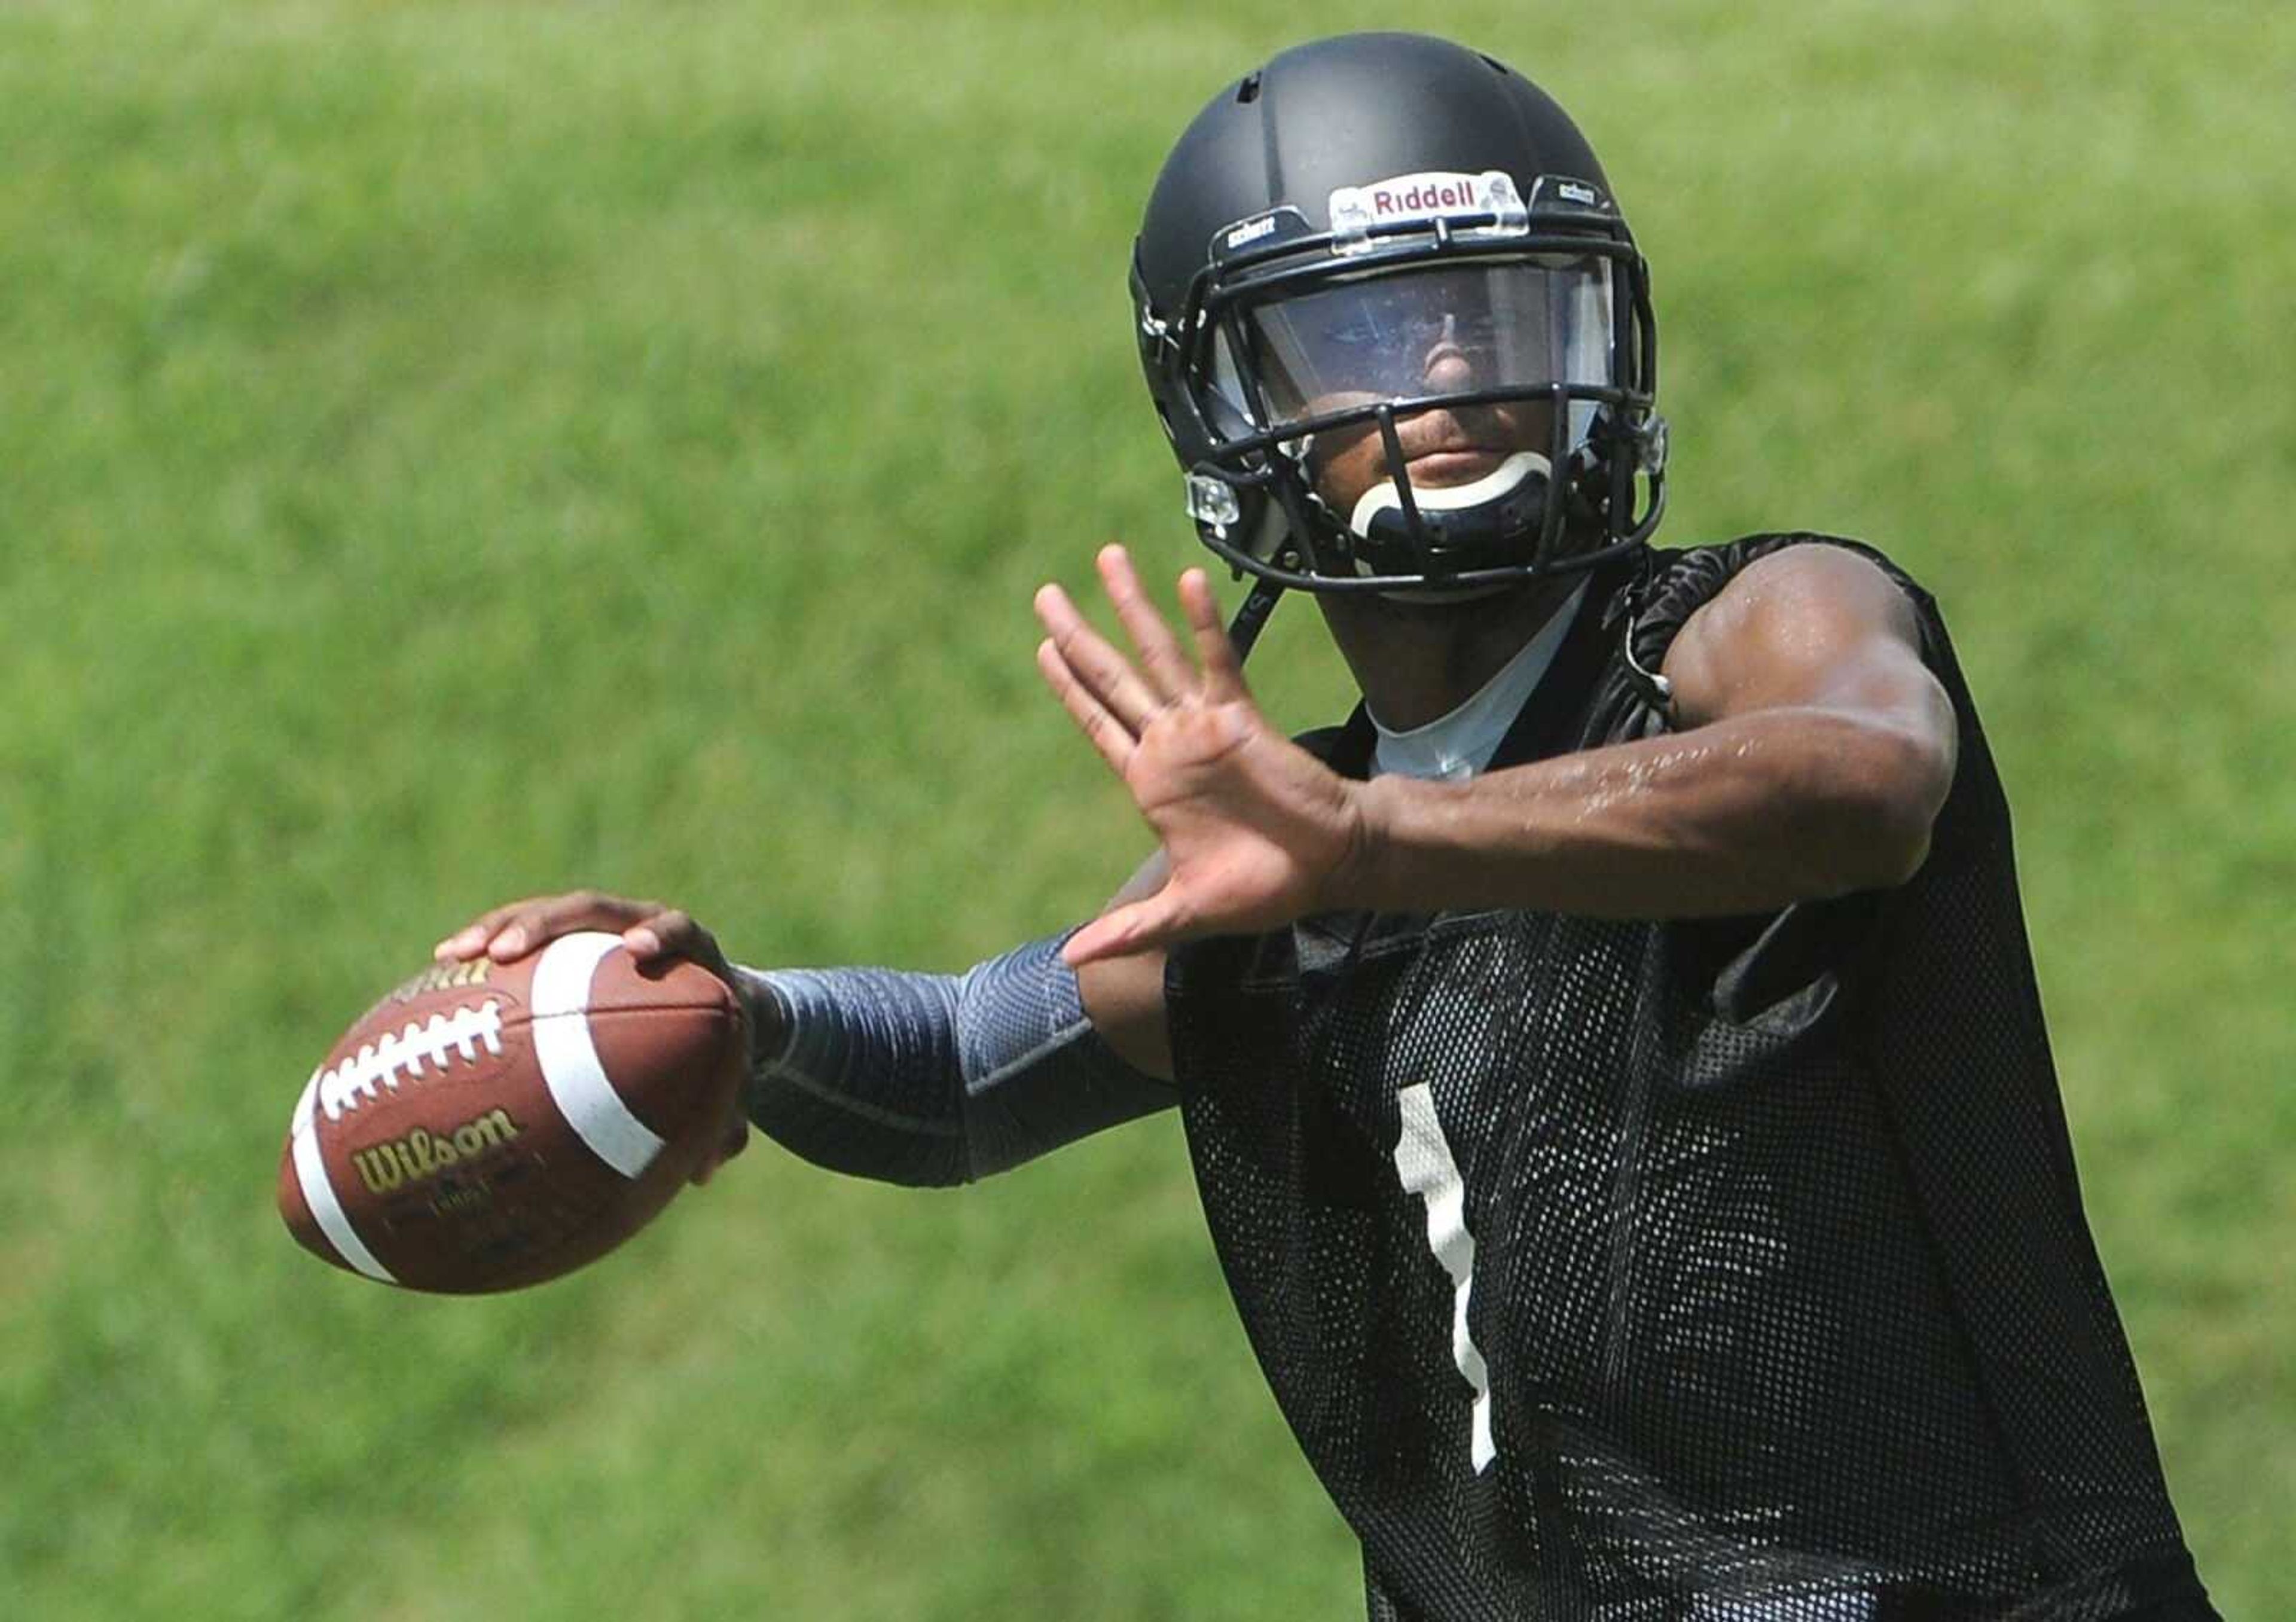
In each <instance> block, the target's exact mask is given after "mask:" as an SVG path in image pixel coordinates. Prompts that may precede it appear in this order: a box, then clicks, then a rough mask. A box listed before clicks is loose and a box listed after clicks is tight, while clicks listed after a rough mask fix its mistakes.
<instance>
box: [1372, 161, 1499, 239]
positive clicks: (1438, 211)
mask: <svg viewBox="0 0 2296 1622" xmlns="http://www.w3.org/2000/svg"><path fill="white" fill-rule="evenodd" d="M1331 220H1332V235H1333V237H1335V238H1336V239H1337V241H1336V242H1335V243H1334V244H1333V251H1334V252H1336V253H1361V252H1364V251H1366V250H1367V249H1368V248H1369V246H1370V244H1371V242H1372V239H1373V237H1374V235H1396V234H1398V233H1400V232H1405V231H1408V230H1410V229H1411V228H1412V227H1413V226H1417V225H1420V224H1421V223H1425V224H1428V225H1431V226H1432V225H1437V224H1438V222H1441V221H1456V222H1457V225H1456V229H1458V230H1461V231H1472V232H1475V233H1478V234H1481V235H1498V236H1505V235H1521V233H1523V232H1524V231H1526V230H1528V229H1529V215H1528V214H1527V213H1526V212H1525V211H1524V209H1523V203H1522V198H1521V195H1520V194H1519V193H1517V192H1516V191H1515V189H1514V181H1513V179H1512V178H1511V177H1509V176H1508V175H1507V173H1506V172H1505V170H1504V169H1486V170H1484V171H1483V172H1482V173H1481V174H1480V175H1462V174H1457V173H1455V172H1452V171H1448V170H1430V171H1428V172H1427V173H1425V174H1419V175H1393V176H1390V177H1388V178H1387V179H1385V180H1374V181H1372V182H1370V183H1369V184H1368V185H1354V186H1344V185H1343V186H1341V188H1340V189H1339V190H1338V191H1336V192H1333V193H1332V201H1331Z"/></svg>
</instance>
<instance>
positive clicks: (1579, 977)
mask: <svg viewBox="0 0 2296 1622" xmlns="http://www.w3.org/2000/svg"><path fill="white" fill-rule="evenodd" d="M1812 539H1820V538H1817V537H1811V536H1763V537H1756V538H1753V539H1746V540H1742V541H1738V542H1735V543H1733V544H1731V545H1729V546H1726V547H1718V548H1703V549H1700V550H1697V551H1692V552H1686V553H1659V554H1656V555H1655V556H1654V557H1653V558H1652V559H1651V560H1650V561H1649V562H1648V564H1647V565H1646V566H1645V567H1644V568H1642V569H1640V570H1629V571H1622V572H1612V573H1609V574H1606V575H1603V576H1600V577H1598V578H1597V579H1596V580H1595V583H1594V589H1591V590H1590V591H1589V592H1588V593H1587V599H1586V601H1585V603H1584V605H1582V607H1581V610H1580V613H1579V618H1578V620H1577V622H1576V623H1575V625H1574V627H1573V629H1572V630H1571V632H1570V637H1569V638H1568V639H1567V640H1566V641H1565V643H1564V644H1563V647H1562V652H1561V653H1560V654H1559V655H1558V656H1557V658H1556V660H1555V663H1554V666H1553V667H1552V668H1551V669H1550V670H1549V671H1548V672H1547V674H1546V678H1545V679H1544V680H1543V681H1542V683H1541V685H1540V687H1539V688H1538V692H1537V693H1536V694H1535V695H1534V696H1533V697H1532V699H1531V701H1530V703H1529V704H1528V705H1527V706H1526V707H1525V710H1524V712H1523V713H1522V716H1521V719H1520V720H1518V721H1517V723H1516V725H1515V727H1514V729H1513V733H1512V734H1511V735H1510V737H1508V739H1507V741H1506V743H1505V745H1503V747H1502V749H1501V751H1500V754H1499V756H1498V758H1497V760H1495V761H1494V762H1493V767H1494V769H1497V768H1498V767H1501V766H1505V765H1508V764H1513V763H1517V762H1524V761H1528V760H1534V759H1538V758H1541V757H1544V756H1547V755H1553V754H1557V753H1565V752H1568V751H1572V750H1578V749H1584V748H1588V747H1593V746H1595V745H1603V744H1607V743H1614V742H1621V741H1625V740H1628V739H1634V738H1641V737H1652V736H1655V735H1659V734H1662V733H1664V732H1666V731H1667V730H1668V729H1669V721H1668V717H1667V712H1666V709H1665V705H1664V701H1663V699H1662V698H1661V696H1660V695H1659V693H1658V691H1657V689H1656V687H1654V685H1653V684H1652V682H1651V681H1650V679H1648V678H1647V676H1645V675H1644V674H1643V673H1642V672H1644V671H1655V670H1657V669H1658V668H1659V666H1660V664H1661V661H1662V660H1663V658H1664V656H1665V654H1666V649H1667V647H1668V645H1669V642H1670V641H1671V639H1672V638H1673V636H1674V634H1675V632H1676V631H1677V630H1679V629H1680V627H1681V625H1682V623H1683V622H1684V621H1685V619H1686V618H1687V617H1688V616H1689V615H1690V614H1691V613H1693V611H1694V610H1695V609H1696V608H1698V607H1699V606H1700V605H1702V604H1703V603H1705V602H1707V601H1709V600H1710V598H1711V597H1713V596H1714V595H1715V594H1716V593H1717V592H1718V591H1719V590H1720V589H1721V588H1722V587H1723V585H1724V584H1725V583H1726V582H1727V580H1729V579H1730V578H1731V577H1732V576H1733V575H1734V573H1735V572H1737V571H1738V570H1739V569H1741V568H1743V567H1744V566H1745V564H1748V563H1749V562H1751V561H1752V560H1753V559H1755V558H1757V557H1759V556H1763V555H1765V554H1766V553H1768V552H1770V551H1773V550H1775V549H1776V548H1779V547H1782V546H1786V545H1791V544H1794V543H1795V542H1797V541H1807V540H1812ZM1837 544H1849V543H1837ZM1859 549H1860V550H1863V548H1859ZM1867 555H1868V556H1874V555H1872V554H1870V553H1868V554H1867ZM1876 561H1877V562H1882V566H1883V567H1884V568H1890V565H1889V564H1887V563H1886V561H1885V560H1881V559H1879V558H1878V557H1877V558H1876ZM1890 572H1891V574H1892V575H1893V576H1894V577H1895V578H1898V580H1900V581H1901V583H1903V584H1904V585H1905V589H1907V591H1908V593H1909V594H1910V596H1911V597H1912V600H1913V601H1914V602H1915V605H1916V606H1917V608H1918V611H1919V613H1920V616H1921V619H1922V622H1923V630H1924V636H1925V644H1926V646H1925V655H1926V657H1927V659H1928V661H1929V663H1930V665H1931V669H1932V670H1933V671H1935V672H1936V674H1937V676H1938V678H1939V680H1940V681H1941V682H1942V683H1943V684H1944V685H1945V687H1946V688H1947V690H1948V692H1949V693H1950V694H1951V696H1952V698H1953V702H1954V704H1955V707H1956V711H1957V712H1958V714H1959V716H1960V764H1959V769H1958V771H1957V774H1956V778H1955V782H1954V786H1953V789H1952V793H1951V795H1950V796H1949V798H1948V801H1947V803H1946V805H1945V808H1944V810H1943V811H1942V812H1941V813H1940V815H1939V819H1938V821H1937V824H1936V827H1935V831H1934V836H1933V839H1932V844H1931V850H1930V853H1929V857H1928V860H1926V862H1925V863H1924V864H1923V868H1922V869H1921V871H1920V872H1919V874H1918V875H1916V876H1915V877H1914V878H1913V879H1912V880H1911V881H1910V882H1908V883H1907V884H1906V885H1903V886H1901V887H1899V888H1897V889H1895V890H1891V891H1887V892H1878V893H1867V894H1861V895H1856V896H1851V897H1848V898H1844V899H1841V900H1839V901H1833V902H1824V903H1812V904H1805V905H1801V906H1796V907H1792V908H1789V909H1787V910H1784V912H1782V913H1778V914H1774V915H1768V916H1764V917H1758V918H1740V919H1733V920H1726V921H1719V922H1611V921H1603V920H1597V919H1591V918H1572V917H1562V916H1557V915H1553V914H1544V913H1533V912H1509V911H1490V912H1464V911H1457V912H1444V913H1437V914H1432V915H1398V914H1390V913H1382V914H1375V915H1366V914H1343V915H1329V916H1322V917H1317V918H1310V919H1308V920H1306V921H1303V922H1302V923H1300V924H1299V925H1297V926H1294V927H1292V928H1291V929H1288V930H1283V931H1280V932H1277V933H1275V934H1274V935H1267V936H1263V937H1259V938H1251V939H1242V938H1228V939H1219V940H1212V941H1206V942H1201V943H1194V944H1192V945H1190V946H1188V947H1186V948H1184V949H1182V950H1180V951H1176V952H1175V953H1174V954H1173V957H1172V959H1171V964H1170V968H1169V976H1168V982H1167V990H1168V992H1169V1007H1170V1014H1171V1030H1172V1038H1173V1043H1174V1048H1175V1051H1176V1055H1177V1065H1178V1069H1179V1078H1180V1082H1181V1084H1182V1087H1183V1089H1184V1091H1185V1095H1186V1098H1185V1103H1184V1105H1183V1109H1184V1113H1185V1120H1186V1126H1187V1133H1188V1141H1189V1145H1190V1149H1191V1152H1192V1155H1193V1159H1194V1163H1195V1169H1196V1175H1197V1180H1198V1182H1199V1183H1200V1185H1201V1193H1202V1199H1203V1204H1204V1208H1205V1211H1206V1213H1207V1215H1208V1218H1209V1221H1210V1227H1211V1231H1212V1234H1213V1238H1214V1240H1215V1243H1216V1245H1217V1247H1218V1253H1219V1256H1220V1260H1221V1264H1222V1265H1223V1267H1224V1268H1225V1270H1226V1275H1227V1279H1228V1282H1229V1285H1230V1287H1231V1289H1233V1291H1234V1297H1235V1300H1236V1304H1237V1307H1238V1309H1239V1311H1240V1312H1241V1313H1242V1319H1243V1321H1244V1325H1245V1328H1246V1330H1247V1331H1248V1332H1249V1334H1250V1337H1251V1342H1252V1345H1253V1346H1254V1349H1255V1350H1256V1351H1257V1353H1258V1354H1259V1360H1260V1362H1261V1363H1262V1364H1263V1365H1264V1367H1265V1368H1266V1371H1267V1377H1268V1379H1269V1381H1270V1382H1271V1384H1272V1385H1273V1387H1274V1389H1275V1396H1276V1399H1277V1401H1278V1403H1279V1404H1280V1405H1281V1406H1282V1409H1283V1413H1284V1415H1285V1417H1286V1418H1287V1419H1288V1420H1289V1421H1290V1423H1291V1425H1292V1430H1293V1432H1294V1433H1295V1434H1296V1435H1297V1437H1299V1440H1300V1445H1301V1447H1302V1448H1303V1449H1304V1450H1305V1452H1306V1453H1307V1455H1308V1460H1309V1461H1311V1462H1312V1464H1313V1465H1314V1467H1315V1469H1316V1473H1317V1474H1318V1475H1319V1476H1320V1477H1321V1478H1322V1479H1323V1481H1324V1485H1325V1486H1326V1487H1327V1488H1328V1489H1329V1490H1330V1492H1331V1494H1332V1496H1333V1499H1334V1501H1335V1502H1336V1503H1337V1504H1338V1506H1339V1508H1340V1510H1341V1513H1342V1514H1344V1515H1345V1516H1346V1518H1347V1519H1348V1521H1349V1524H1350V1526H1351V1527H1353V1528H1354V1529H1355V1531H1356V1533H1357V1536H1359V1537H1360V1538H1361V1539H1362V1541H1363V1544H1364V1552H1365V1567H1366V1571H1367V1573H1368V1576H1369V1580H1370V1586H1371V1605H1372V1611H1373V1614H1374V1617H1375V1618H1398V1619H1400V1622H1412V1619H1424V1622H1438V1619H1440V1622H1453V1619H1455V1618H1456V1619H1458V1622H1467V1619H1469V1618H1574V1619H1575V1618H1587V1619H1599V1622H1627V1619H1628V1618H1637V1619H1641V1618H1649V1619H1651V1622H1659V1619H1661V1618H1663V1619H1667V1622H1675V1619H1677V1618H1679V1619H1683V1622H1709V1619H1711V1622H1723V1619H1729V1622H1756V1619H1759V1622H1866V1619H1868V1618H1876V1619H1878V1618H2002V1617H2014V1618H2035V1619H2038V1618H2050V1619H2052V1622H2073V1619H2075V1618H2080V1619H2087V1618H2132V1617H2145V1618H2208V1617H2212V1616H2213V1615H2214V1613H2213V1611H2211V1610H2210V1609H2209V1607H2208V1603H2207V1601H2206V1599H2205V1598H2204V1597H2203V1595H2202V1590H2201V1588H2200V1585H2199V1584H2198V1582H2197V1581H2196V1579H2195V1577H2194V1572H2193V1568H2192V1562H2191V1560H2190V1558H2189V1557H2188V1556H2187V1554H2186V1553H2185V1547H2184V1544H2183V1541H2182V1537H2181V1535H2180V1533H2179V1531H2178V1528H2177V1521H2176V1518H2175V1515H2174V1513H2173V1512H2172V1511H2171V1509H2170V1507H2169V1501H2168V1497H2167V1494H2166V1492H2165V1490H2164V1488H2163V1486H2162V1483H2161V1470H2160V1465H2159V1461H2158V1459H2157V1456H2156V1454H2155V1451H2154V1448H2153V1438H2152V1434H2151V1430H2150V1427H2149V1425H2148V1422H2147V1420H2146V1418H2145V1413H2144V1400H2143V1397H2142V1396H2141V1394H2140V1392H2139V1390H2138V1387H2137V1381H2136V1371H2135V1369H2134V1367H2133V1365H2132V1364H2131V1362H2130V1359H2129V1355H2128V1347H2127V1344H2126V1342H2125V1340H2124V1338H2123V1337H2122V1334H2121V1330H2120V1323H2119V1321H2118V1319H2117V1318H2116V1316H2115V1313H2114V1312H2113V1307H2112V1299H2111V1297H2110V1295H2109V1294H2108V1292H2107V1289H2106V1286H2105V1280H2104V1277H2103V1272H2102V1270H2101V1269H2100V1268H2099V1266H2098V1264H2097V1259H2096V1254H2095V1248H2094V1247H2093V1245H2092V1243H2091V1241H2090V1238H2089V1234H2088V1229H2087V1223H2086V1220H2085V1219H2084V1217H2083V1215H2082V1212H2081V1204H2080V1194H2079V1186H2078V1184H2077V1182H2076V1179H2075V1175H2074V1170H2073V1162H2072V1156H2071V1146H2070V1143H2069V1140H2068V1139H2067V1136H2066V1132H2065V1124H2064V1119H2063V1115H2062V1107H2061V1105H2060V1103H2059V1100H2058V1095H2057V1088H2056V1083H2055V1078H2054V1073H2053V1070H2052V1068H2051V1063H2050V1058H2049V1050H2048V1044H2047V1040H2046V1034H2045V1033H2044V1031H2043V1027H2042V1021H2041V1010H2040V1004H2039V999H2038V993H2037V992H2036V989H2035V985H2034V979H2033V970H2032V965H2031V960H2030V954H2029V951H2028V949H2027V946H2026V942H2025V935H2024V928H2023V923H2022V919H2021V909H2020V906H2019V902H2018V896H2017V886H2016V877H2015V874H2014V870H2013V866H2012V861H2011V854H2010V834H2009V817H2008V811H2007V807H2006V805H2005V803H2004V800H2003V797H2002V793H2001V787H2000V783H1999V779H1998V778H1997V776H1996V774H1995V771H1994V768H1993V763H1992V761H1991V759H1990V757H1989V754H1988V752H1987V749H1986V746H1985V740H1984V737H1983V735H1982V734H1981V732H1980V730H1979V728H1978V723H1977V717H1976V714H1975V712H1974V711H1973V710H1972V707H1971V704H1970V700H1969V695H1968V691H1967V688H1966V687H1965V686H1964V683H1963V680H1962V678H1961V675H1960V672H1959V670H1958V669H1957V667H1956V663H1955V661H1954V656H1953V652H1952V649H1951V646H1950V645H1949V644H1948V640H1947V638H1946V634H1945V630H1944V627H1943V625H1942V624H1941V622H1939V618H1938V614H1937V611H1936V606H1935V605H1934V603H1933V602H1932V601H1931V598H1930V597H1928V595H1927V594H1925V593H1923V591H1921V590H1920V589H1918V588H1916V587H1915V586H1913V585H1912V584H1911V583H1910V582H1908V581H1904V577H1903V576H1902V575H1899V574H1898V572H1897V571H1896V570H1895V569H1894V568H1890ZM1316 746H1317V747H1319V749H1320V750H1321V751H1322V752H1323V753H1324V755H1325V757H1326V758H1327V759H1329V760H1331V761H1332V762H1333V764H1334V765H1335V766H1337V767H1339V768H1340V769H1341V770H1350V771H1353V772H1356V773H1358V774H1359V773H1361V772H1362V771H1363V770H1365V768H1366V765H1367V762H1368V759H1369V753H1370V747H1369V746H1370V734H1369V729H1368V727H1367V725H1365V722H1364V720H1363V718H1362V717H1361V716H1360V715H1358V716H1357V720H1356V721H1355V722H1354V723H1352V724H1351V725H1350V727H1349V728H1348V729H1342V730H1341V731H1340V732H1338V733H1335V734H1331V735H1324V736H1323V737H1320V738H1319V739H1318V740H1316Z"/></svg>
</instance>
